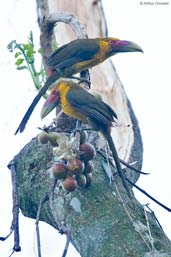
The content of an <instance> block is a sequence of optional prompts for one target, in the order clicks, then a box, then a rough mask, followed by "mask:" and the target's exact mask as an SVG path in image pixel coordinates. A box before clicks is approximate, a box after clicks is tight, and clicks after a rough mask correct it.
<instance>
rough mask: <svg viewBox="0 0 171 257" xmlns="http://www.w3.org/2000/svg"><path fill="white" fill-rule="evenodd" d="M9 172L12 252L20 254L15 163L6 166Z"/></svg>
mask: <svg viewBox="0 0 171 257" xmlns="http://www.w3.org/2000/svg"><path fill="white" fill-rule="evenodd" d="M7 167H8V168H9V169H10V171H11V180H12V200H13V209H12V213H13V220H12V225H11V230H13V231H14V247H13V250H14V252H20V251H21V247H20V234H19V200H18V190H17V176H16V170H15V163H14V161H13V160H12V161H11V162H10V163H9V164H8V166H7Z"/></svg>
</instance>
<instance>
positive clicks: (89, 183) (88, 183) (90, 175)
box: [86, 173, 93, 186]
mask: <svg viewBox="0 0 171 257" xmlns="http://www.w3.org/2000/svg"><path fill="white" fill-rule="evenodd" d="M92 181H93V176H92V173H88V174H87V175H86V186H90V185H91V183H92Z"/></svg>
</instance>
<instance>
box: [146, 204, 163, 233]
mask: <svg viewBox="0 0 171 257" xmlns="http://www.w3.org/2000/svg"><path fill="white" fill-rule="evenodd" d="M145 206H146V207H147V209H149V211H150V213H151V215H152V216H153V217H154V218H155V220H156V222H157V224H158V225H159V227H160V228H161V229H162V230H163V228H162V226H161V224H160V222H159V220H158V219H157V217H156V215H155V213H154V211H153V210H152V209H151V208H150V207H149V203H147V204H146V205H145Z"/></svg>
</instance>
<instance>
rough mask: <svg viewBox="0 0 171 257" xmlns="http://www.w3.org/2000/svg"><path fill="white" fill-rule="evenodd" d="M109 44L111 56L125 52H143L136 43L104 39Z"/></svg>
mask: <svg viewBox="0 0 171 257" xmlns="http://www.w3.org/2000/svg"><path fill="white" fill-rule="evenodd" d="M104 40H105V41H106V42H107V43H108V46H109V51H110V54H111V55H114V54H117V53H124V52H142V53H143V50H142V48H141V47H140V46H139V45H137V44H136V43H134V42H131V41H127V40H120V39H118V38H112V37H111V38H104Z"/></svg>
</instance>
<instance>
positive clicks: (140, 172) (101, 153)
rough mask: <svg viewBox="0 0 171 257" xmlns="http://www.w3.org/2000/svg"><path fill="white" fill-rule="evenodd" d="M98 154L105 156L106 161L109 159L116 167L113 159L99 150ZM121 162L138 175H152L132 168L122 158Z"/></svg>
mask: <svg viewBox="0 0 171 257" xmlns="http://www.w3.org/2000/svg"><path fill="white" fill-rule="evenodd" d="M98 153H99V154H100V155H101V156H103V157H104V158H105V159H108V160H109V162H110V164H111V165H112V166H113V167H114V165H113V161H112V160H113V159H110V158H108V157H107V156H106V155H105V154H104V153H103V152H102V151H101V150H98ZM119 161H120V163H122V164H123V165H125V166H126V167H128V168H129V169H131V170H133V171H135V172H137V173H139V174H143V175H149V174H150V173H147V172H143V171H141V170H138V169H136V168H134V167H132V166H131V165H130V164H128V163H127V162H125V161H123V160H122V159H120V158H119Z"/></svg>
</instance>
